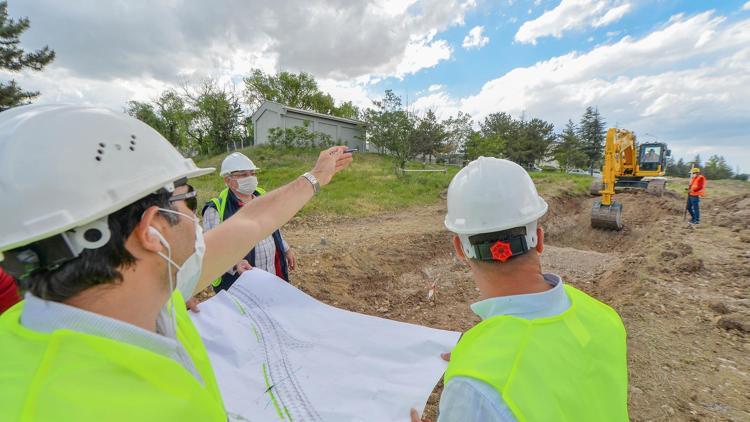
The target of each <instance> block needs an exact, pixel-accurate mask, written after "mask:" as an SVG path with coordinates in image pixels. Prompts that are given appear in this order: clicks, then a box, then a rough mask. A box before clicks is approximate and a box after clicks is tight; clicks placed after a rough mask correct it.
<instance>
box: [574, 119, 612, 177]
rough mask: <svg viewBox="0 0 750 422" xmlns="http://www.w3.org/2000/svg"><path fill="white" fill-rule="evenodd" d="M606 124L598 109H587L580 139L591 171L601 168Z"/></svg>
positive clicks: (579, 130) (581, 124)
mask: <svg viewBox="0 0 750 422" xmlns="http://www.w3.org/2000/svg"><path fill="white" fill-rule="evenodd" d="M605 124H606V123H605V122H604V119H603V118H602V117H601V115H600V114H599V110H598V109H596V108H593V107H591V106H589V107H586V111H585V112H584V113H583V116H581V123H580V125H579V127H578V137H579V138H580V139H581V142H582V143H583V152H584V153H586V156H587V157H588V162H587V163H586V164H587V165H588V167H589V171H593V169H595V168H599V167H600V166H601V161H602V152H603V149H604V133H605V130H604V125H605Z"/></svg>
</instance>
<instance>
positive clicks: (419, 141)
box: [411, 110, 448, 162]
mask: <svg viewBox="0 0 750 422" xmlns="http://www.w3.org/2000/svg"><path fill="white" fill-rule="evenodd" d="M416 123H417V124H416V127H415V128H414V130H412V131H411V137H412V140H411V142H412V144H413V145H414V149H415V151H414V152H415V153H416V154H421V155H422V156H427V157H428V160H429V162H432V157H433V156H436V155H438V154H441V153H444V152H445V146H446V139H447V137H448V135H447V133H446V131H445V127H444V126H443V124H442V123H441V122H439V121H438V119H437V116H436V115H435V112H433V111H432V110H427V113H426V114H425V116H424V117H423V118H421V119H417V122H416Z"/></svg>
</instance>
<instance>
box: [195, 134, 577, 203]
mask: <svg viewBox="0 0 750 422" xmlns="http://www.w3.org/2000/svg"><path fill="white" fill-rule="evenodd" d="M241 152H243V153H244V154H246V155H247V156H248V157H250V159H251V160H253V162H254V163H255V165H256V166H258V167H260V172H259V173H258V183H259V186H261V187H262V188H264V189H266V190H271V189H274V188H277V187H279V186H281V185H283V184H285V183H288V182H289V181H291V180H293V179H294V178H295V177H297V176H299V175H301V174H302V173H304V172H305V171H308V170H310V169H311V168H312V166H313V165H314V163H315V160H316V159H317V157H318V153H319V150H313V149H278V148H270V147H266V146H263V147H251V148H246V149H244V150H242V151H241ZM225 156H226V155H225V154H222V155H218V156H214V157H210V158H207V159H202V160H198V165H199V166H202V167H206V166H210V167H216V169H217V171H216V173H213V174H210V175H206V176H203V177H200V178H197V179H194V180H193V181H192V182H191V183H192V184H193V185H194V186H195V187H196V189H197V190H198V193H199V195H198V199H199V203H200V205H199V207H202V204H204V203H205V202H206V201H207V200H208V199H209V198H211V197H213V196H216V195H217V194H218V192H219V191H220V190H221V189H223V188H224V181H223V180H222V178H221V177H219V175H218V169H219V167H220V166H221V161H222V160H223V159H224V157H225ZM408 168H411V169H443V168H444V167H443V166H442V165H428V166H425V165H422V164H421V163H417V162H413V163H409V166H408ZM457 171H458V167H453V166H451V167H448V170H447V172H446V173H442V172H439V173H409V174H408V175H406V176H397V175H396V174H395V172H394V165H393V161H392V160H391V159H390V157H388V156H385V155H381V154H375V153H356V154H355V156H354V162H353V163H352V165H351V166H350V167H349V168H348V169H346V170H344V171H343V172H342V173H340V174H338V175H336V177H335V178H334V180H333V182H332V183H331V184H330V185H328V186H326V187H325V188H324V189H323V190H322V191H321V192H320V194H319V195H318V196H316V197H315V198H313V200H312V201H310V203H308V204H307V205H306V206H305V208H303V209H302V211H301V212H300V214H301V215H308V214H329V215H351V216H363V215H370V214H376V213H379V212H384V211H389V210H395V209H401V208H407V207H411V206H416V205H427V204H432V203H435V202H437V201H440V196H441V194H443V193H444V191H445V190H446V189H447V188H448V184H449V183H450V180H451V178H452V177H453V175H455V174H456V172H457ZM532 177H533V178H534V180H535V181H536V182H537V185H538V188H539V191H540V193H541V194H542V195H551V196H557V195H560V194H562V193H570V194H579V193H583V192H586V190H587V188H588V184H589V183H590V180H591V179H590V178H589V177H587V176H578V175H567V174H560V173H532ZM497 182H498V183H502V181H497Z"/></svg>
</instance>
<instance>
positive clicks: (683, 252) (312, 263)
mask: <svg viewBox="0 0 750 422" xmlns="http://www.w3.org/2000/svg"><path fill="white" fill-rule="evenodd" d="M709 193H710V192H709ZM734 193H735V194H733V195H729V196H723V197H720V198H712V197H710V196H707V197H706V198H704V201H703V202H702V204H701V206H702V213H703V217H702V220H703V221H702V224H701V225H700V226H697V227H692V226H689V225H688V224H687V223H686V222H685V221H684V220H683V210H684V207H685V198H684V197H680V196H678V195H676V194H674V193H672V192H667V193H666V194H665V195H664V196H662V197H656V196H651V195H649V194H646V193H645V192H632V193H623V194H618V195H617V197H616V199H617V200H619V201H621V202H622V203H623V220H624V222H625V228H624V230H622V231H620V232H608V231H598V230H594V229H591V228H590V224H589V212H590V209H591V204H592V202H593V198H591V197H584V196H562V197H556V198H551V199H548V202H549V204H550V211H549V212H548V214H547V215H546V216H545V218H544V220H543V227H544V229H545V232H546V247H545V251H544V253H543V255H542V257H543V270H544V271H546V272H553V273H557V274H559V275H560V276H562V277H563V279H564V280H565V282H567V283H570V284H572V285H574V286H576V287H578V288H580V289H582V290H584V291H586V292H588V293H589V294H591V295H593V296H594V297H596V298H598V299H599V300H602V301H604V302H606V303H608V304H609V305H610V306H612V307H613V308H615V309H616V310H617V311H618V313H619V314H620V315H621V316H622V318H623V321H624V323H625V326H626V329H627V331H628V358H629V370H630V391H629V405H630V417H631V419H632V420H634V421H658V420H664V421H667V420H669V421H672V420H676V421H681V420H695V421H706V420H710V421H714V420H715V421H750V341H749V340H750V189H748V190H747V191H745V192H739V194H736V193H738V192H734ZM445 211H446V209H445V203H444V202H441V203H440V204H437V205H433V206H427V207H420V208H414V209H409V210H405V211H401V212H397V213H389V214H383V215H376V216H371V217H366V218H359V219H354V218H348V219H343V220H341V219H334V218H315V217H305V219H303V220H295V221H293V222H292V223H290V224H289V225H288V226H287V227H286V228H285V237H286V239H287V240H288V242H289V243H290V244H291V245H292V246H293V247H294V248H295V249H296V251H297V256H298V261H299V264H298V269H297V270H296V271H295V272H294V273H293V274H292V283H293V284H294V285H296V286H298V287H299V288H300V289H302V290H304V291H306V292H308V293H309V294H311V295H312V296H314V297H316V298H317V299H319V300H321V301H324V302H326V303H328V304H331V305H334V306H337V307H340V308H344V309H348V310H352V311H356V312H362V313H366V314H370V315H376V316H381V317H385V318H390V319H395V320H399V321H405V322H412V323H417V324H422V325H427V326H431V327H436V328H443V329H450V330H456V331H465V330H467V329H469V328H470V327H471V326H473V325H474V324H475V323H477V322H478V318H477V317H476V316H475V315H474V314H472V312H471V311H470V309H469V304H470V303H472V302H474V301H476V300H477V299H478V291H477V289H476V288H475V286H474V283H473V281H472V280H471V278H470V276H469V274H468V272H467V270H466V268H465V267H464V266H463V265H462V264H461V263H460V262H459V261H458V260H457V259H456V258H455V257H454V255H453V253H452V247H451V245H450V234H449V233H448V232H447V231H446V230H445V229H444V228H443V218H444V216H445ZM433 282H434V283H435V284H436V285H437V289H436V291H435V294H434V296H433V297H432V299H428V291H429V289H430V287H431V286H432V284H433ZM441 389H442V386H441V385H440V384H439V385H438V386H437V387H436V389H435V391H434V392H433V394H432V395H431V398H430V401H429V403H428V407H427V409H426V412H425V413H426V415H427V416H430V417H433V418H434V417H435V416H436V413H437V402H438V398H439V393H440V390H441Z"/></svg>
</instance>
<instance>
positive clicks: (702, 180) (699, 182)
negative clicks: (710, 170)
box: [687, 167, 706, 225]
mask: <svg viewBox="0 0 750 422" xmlns="http://www.w3.org/2000/svg"><path fill="white" fill-rule="evenodd" d="M705 191H706V177H705V176H704V175H703V173H702V172H701V169H700V168H698V167H693V168H692V169H691V170H690V186H689V187H688V205H687V209H688V212H689V213H690V217H691V219H690V224H693V225H696V224H700V221H701V208H700V204H701V196H703V194H704V193H705Z"/></svg>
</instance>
